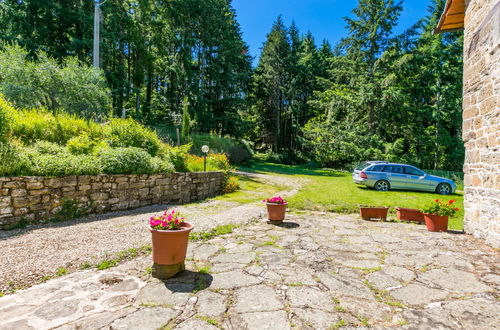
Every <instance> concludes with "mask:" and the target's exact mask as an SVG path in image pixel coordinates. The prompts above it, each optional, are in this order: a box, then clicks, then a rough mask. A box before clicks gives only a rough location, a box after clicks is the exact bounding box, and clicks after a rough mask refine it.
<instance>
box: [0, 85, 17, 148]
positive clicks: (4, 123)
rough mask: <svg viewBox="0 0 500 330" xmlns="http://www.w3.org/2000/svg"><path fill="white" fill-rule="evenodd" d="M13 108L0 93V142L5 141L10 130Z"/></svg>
mask: <svg viewBox="0 0 500 330" xmlns="http://www.w3.org/2000/svg"><path fill="white" fill-rule="evenodd" d="M13 112H14V108H13V107H12V105H11V104H10V103H9V102H7V101H6V100H5V99H4V98H3V96H2V95H1V94H0V142H6V141H7V135H8V134H9V132H10V128H11V124H12V114H13Z"/></svg>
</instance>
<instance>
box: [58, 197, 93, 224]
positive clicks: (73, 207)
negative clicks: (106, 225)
mask: <svg viewBox="0 0 500 330" xmlns="http://www.w3.org/2000/svg"><path fill="white" fill-rule="evenodd" d="M92 204H93V201H92V200H90V201H89V205H88V206H86V207H80V206H78V203H77V202H76V201H74V200H71V199H67V198H64V199H63V200H62V204H61V209H60V210H59V211H57V212H56V214H54V216H53V217H52V218H50V219H49V221H50V222H52V223H57V222H61V221H66V220H73V219H77V218H80V217H82V216H83V215H85V214H86V213H88V212H89V211H90V210H91V209H92Z"/></svg>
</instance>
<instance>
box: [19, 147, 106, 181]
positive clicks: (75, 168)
mask: <svg viewBox="0 0 500 330" xmlns="http://www.w3.org/2000/svg"><path fill="white" fill-rule="evenodd" d="M30 156H31V157H32V158H31V162H30V170H29V175H36V176H66V175H93V174H99V173H101V168H100V166H99V159H97V158H96V157H94V156H88V155H80V156H76V155H72V154H70V153H62V154H57V155H52V154H39V153H36V152H35V153H34V154H30Z"/></svg>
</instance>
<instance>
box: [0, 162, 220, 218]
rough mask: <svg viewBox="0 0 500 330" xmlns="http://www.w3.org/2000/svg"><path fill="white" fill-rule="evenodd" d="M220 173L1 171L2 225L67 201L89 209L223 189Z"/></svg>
mask: <svg viewBox="0 0 500 330" xmlns="http://www.w3.org/2000/svg"><path fill="white" fill-rule="evenodd" d="M223 181H224V173H222V172H197V173H172V174H152V175H149V174H143V175H92V176H91V175H83V176H68V177H59V178H50V177H0V228H1V227H5V226H8V225H13V224H16V223H18V222H19V221H21V220H23V219H24V220H27V221H29V222H31V223H36V222H40V221H44V220H47V219H49V218H51V217H53V216H54V215H55V214H57V213H58V212H59V211H60V210H61V207H62V205H63V203H65V201H67V202H66V203H71V204H72V205H73V206H76V207H78V208H80V209H86V210H87V212H88V213H103V212H109V211H117V210H125V209H131V208H136V207H140V206H146V205H152V204H166V203H187V202H191V201H195V200H201V199H204V198H207V197H213V196H216V195H218V194H221V193H222V190H223Z"/></svg>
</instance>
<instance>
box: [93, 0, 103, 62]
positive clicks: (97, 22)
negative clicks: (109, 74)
mask: <svg viewBox="0 0 500 330" xmlns="http://www.w3.org/2000/svg"><path fill="white" fill-rule="evenodd" d="M103 3H104V2H101V1H100V0H94V52H93V56H94V58H93V60H94V67H96V68H99V67H100V61H99V59H100V56H101V55H100V53H99V42H100V38H101V36H100V26H101V5H102V4H103Z"/></svg>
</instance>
